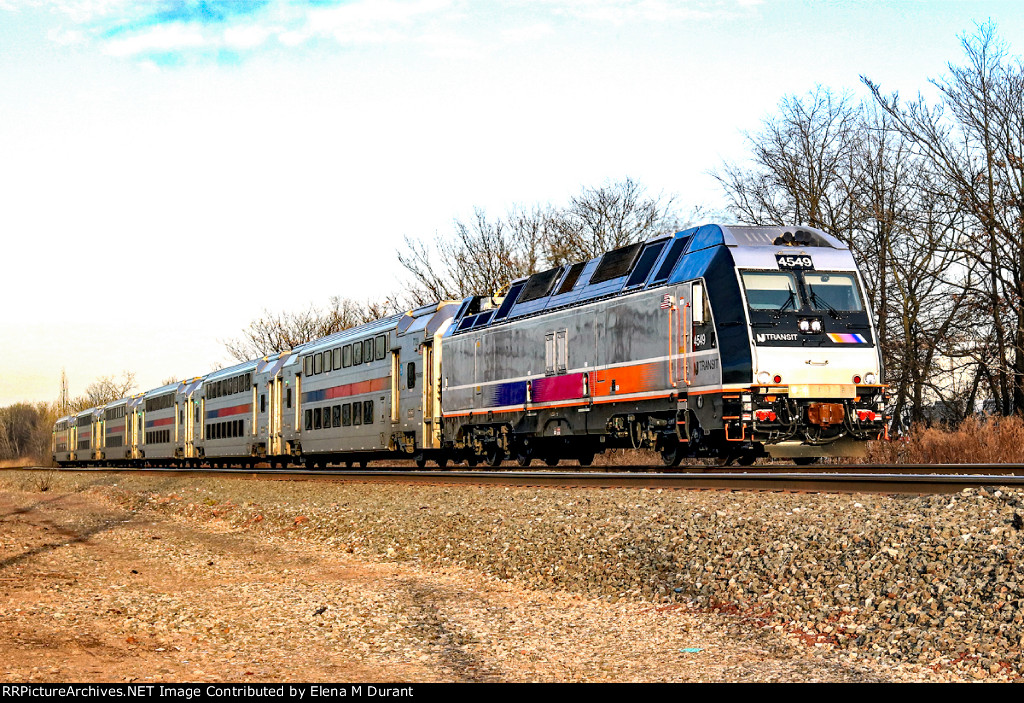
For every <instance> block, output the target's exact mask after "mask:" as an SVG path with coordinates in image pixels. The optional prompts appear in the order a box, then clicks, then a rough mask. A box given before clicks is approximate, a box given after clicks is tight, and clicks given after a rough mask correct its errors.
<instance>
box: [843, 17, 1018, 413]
mask: <svg viewBox="0 0 1024 703" xmlns="http://www.w3.org/2000/svg"><path fill="white" fill-rule="evenodd" d="M961 43H962V45H963V48H964V52H965V55H966V59H967V63H966V65H964V66H955V65H953V64H950V65H949V71H950V75H949V76H947V77H944V78H941V79H937V80H932V81H931V83H932V84H933V85H934V86H935V87H936V88H937V89H938V90H939V95H940V103H939V105H937V106H935V107H932V106H929V105H928V104H927V103H926V101H925V99H924V98H923V97H922V96H920V95H918V97H917V99H916V100H915V101H913V102H909V103H901V102H900V100H899V96H898V95H896V94H893V95H890V96H886V95H883V94H882V92H881V88H880V87H879V86H878V85H877V84H875V83H873V82H871V81H870V80H869V79H868V78H866V77H863V76H862V80H863V82H864V83H865V85H867V86H868V88H869V89H870V90H871V93H872V95H873V97H874V99H875V101H876V103H877V104H878V106H879V107H880V108H881V109H882V110H884V111H885V112H886V114H887V115H888V116H889V117H890V118H891V119H892V123H893V128H894V129H895V130H897V131H898V132H899V133H900V135H901V136H902V137H903V138H904V139H905V140H907V142H908V143H909V144H911V145H912V147H913V149H914V150H915V152H916V153H917V154H919V155H920V156H921V157H922V158H923V159H924V160H925V161H926V162H927V164H928V166H929V168H930V170H931V174H932V178H933V180H934V184H935V187H934V189H933V191H932V195H933V197H934V198H935V199H936V200H937V201H939V202H942V203H944V206H945V207H946V208H947V209H950V210H958V211H959V212H961V213H962V214H963V215H964V217H965V223H964V234H965V235H967V236H965V237H964V239H963V243H962V245H961V246H960V248H959V249H958V252H959V254H960V255H961V257H962V258H963V259H964V260H966V261H970V262H972V263H973V265H976V266H977V267H978V269H979V270H980V271H983V272H984V275H983V277H982V278H981V279H980V281H979V282H978V286H976V287H975V288H973V289H972V290H971V291H970V292H971V293H972V294H973V296H974V297H975V299H976V301H975V303H974V308H975V310H976V312H977V313H979V314H980V315H981V317H979V318H976V320H975V322H974V324H973V325H972V329H973V330H974V331H975V339H976V340H977V342H978V345H977V349H978V350H979V352H981V353H980V355H979V358H978V363H979V365H980V364H981V363H985V364H986V365H987V368H986V369H985V371H984V374H985V375H987V376H988V377H989V378H991V391H992V393H993V395H994V396H995V398H996V400H997V402H998V405H999V407H1000V410H1001V412H1003V413H1006V414H1009V413H1011V412H1021V411H1024V308H1022V302H1024V65H1022V63H1021V60H1020V59H1019V58H1014V59H1010V58H1009V57H1008V48H1007V46H1006V45H1005V44H1004V43H1003V42H1002V41H1001V40H999V38H998V37H997V34H996V28H995V25H994V24H993V23H991V22H989V23H987V24H984V25H980V26H978V28H977V31H976V32H975V33H974V34H972V35H969V36H968V35H965V36H963V37H961ZM985 340H987V344H986V346H985V347H983V346H982V344H981V343H982V342H983V341H985ZM983 360H984V361H983ZM979 372H981V369H980V368H979Z"/></svg>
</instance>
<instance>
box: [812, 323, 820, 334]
mask: <svg viewBox="0 0 1024 703" xmlns="http://www.w3.org/2000/svg"><path fill="white" fill-rule="evenodd" d="M811 332H814V333H815V334H817V333H818V332H821V320H811Z"/></svg>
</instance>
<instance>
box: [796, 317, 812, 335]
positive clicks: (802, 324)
mask: <svg viewBox="0 0 1024 703" xmlns="http://www.w3.org/2000/svg"><path fill="white" fill-rule="evenodd" d="M796 326H797V329H799V330H800V331H801V332H803V333H805V334H806V333H807V332H810V331H811V321H810V320H800V321H799V322H798V323H796Z"/></svg>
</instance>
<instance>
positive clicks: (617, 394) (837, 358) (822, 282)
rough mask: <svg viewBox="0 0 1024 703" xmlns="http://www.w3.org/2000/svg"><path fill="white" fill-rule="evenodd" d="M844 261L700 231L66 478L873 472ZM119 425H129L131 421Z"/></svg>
mask: <svg viewBox="0 0 1024 703" xmlns="http://www.w3.org/2000/svg"><path fill="white" fill-rule="evenodd" d="M865 300H866V298H865V295H864V286H863V282H862V280H861V278H860V275H859V274H858V272H857V269H856V266H855V264H854V260H853V257H852V256H851V254H850V251H849V249H848V248H847V247H846V246H845V245H843V244H842V243H841V242H839V241H838V240H837V239H835V238H833V237H831V236H829V235H827V234H826V233H824V232H821V231H819V230H816V229H811V228H806V227H803V228H792V227H791V228H784V227H783V228H775V227H771V228H767V227H726V226H721V225H705V226H703V227H699V228H693V229H689V230H686V231H683V232H677V233H676V234H674V235H670V236H662V237H655V238H652V239H649V240H647V241H645V242H640V243H637V244H634V245H630V246H627V247H623V248H621V249H617V250H615V251H611V252H607V253H605V254H603V255H601V256H599V257H596V258H594V259H592V260H590V261H586V262H579V263H575V264H571V265H566V266H561V267H557V268H554V269H551V270H549V271H543V272H540V273H537V274H534V275H532V276H530V277H528V278H523V279H520V280H517V281H513V282H512V283H511V284H510V285H509V287H508V290H507V292H506V293H505V295H502V296H497V297H492V296H472V297H470V298H467V299H465V300H463V301H443V302H440V303H436V304H433V305H429V306H425V307H423V308H420V309H418V310H412V311H409V312H407V313H405V314H401V315H393V316H390V317H387V318H384V319H381V320H377V321H375V322H371V323H368V324H365V325H360V326H358V327H354V328H351V329H348V330H344V331H342V332H339V333H336V334H333V335H330V336H328V337H324V338H322V339H318V340H314V341H312V342H309V343H306V344H303V345H301V346H299V347H297V348H295V349H292V350H288V351H285V352H281V353H279V354H275V355H272V356H268V357H264V358H262V359H255V360H252V361H249V362H245V363H243V364H238V365H236V366H233V367H231V368H227V369H222V370H219V371H216V372H213V373H210V374H207V375H206V376H201V377H196V378H193V379H190V380H187V381H183V382H181V383H178V384H170V385H168V386H164V387H161V388H157V389H154V390H152V391H149V392H147V393H144V394H139V395H137V396H132V397H131V398H128V399H122V400H119V401H116V402H115V403H112V404H110V405H108V406H106V407H105V408H93V409H90V410H87V411H85V412H83V413H79V414H78V415H76V416H72V417H66V418H61V419H60V420H59V421H58V422H57V424H56V426H55V427H54V433H53V456H54V461H55V462H57V463H58V464H60V465H88V464H122V465H128V466H140V465H146V464H152V463H160V464H177V465H183V466H199V465H211V466H227V465H240V466H253V465H255V464H256V463H258V462H268V463H269V464H270V465H271V466H284V465H288V464H297V465H303V464H304V465H306V466H311V467H323V466H327V465H328V464H340V463H344V464H347V465H350V466H351V465H352V464H356V463H358V464H360V465H365V464H366V462H368V461H370V460H374V459H395V458H412V459H414V460H415V462H416V464H418V465H419V466H424V465H426V463H427V462H428V461H432V462H434V463H436V464H437V465H439V466H444V465H446V464H447V463H448V462H451V461H465V462H467V463H469V464H476V463H478V462H480V461H485V462H487V463H488V464H491V465H498V464H500V463H501V462H502V461H504V460H506V459H509V458H514V459H515V460H517V461H518V463H519V464H520V465H522V466H527V465H529V464H531V463H532V462H533V461H534V460H539V461H542V462H544V463H546V464H548V465H552V466H553V465H556V464H558V463H559V462H560V461H562V460H570V459H571V460H575V461H577V462H579V463H580V464H582V465H587V464H589V463H591V462H592V461H593V458H594V455H595V454H596V453H598V452H601V451H603V450H605V449H609V448H614V447H635V448H641V447H643V448H650V449H654V450H657V451H659V452H660V453H661V457H662V460H663V461H664V462H665V463H666V464H668V465H676V464H678V463H680V461H681V460H682V459H684V458H685V457H715V458H717V459H718V460H719V461H721V462H722V463H729V462H733V461H738V462H740V463H742V464H747V463H751V462H753V461H755V460H756V459H757V458H759V457H779V458H787V459H793V460H795V461H797V462H799V463H806V462H811V461H815V460H816V459H818V458H819V457H827V456H852V455H857V454H859V453H862V451H863V447H864V442H865V441H866V440H868V439H874V438H876V437H879V436H880V435H882V434H883V433H884V428H885V418H884V416H883V410H882V408H883V407H884V396H885V386H884V385H883V384H882V382H881V359H880V355H879V351H878V346H877V338H876V334H875V329H874V326H873V323H872V320H871V316H870V313H869V311H868V310H867V306H866V303H865ZM122 418H123V419H122Z"/></svg>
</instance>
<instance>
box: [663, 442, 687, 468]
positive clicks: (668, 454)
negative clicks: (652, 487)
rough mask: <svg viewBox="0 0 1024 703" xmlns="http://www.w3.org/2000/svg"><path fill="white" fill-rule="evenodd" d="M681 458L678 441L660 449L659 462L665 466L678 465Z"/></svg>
mask: <svg viewBox="0 0 1024 703" xmlns="http://www.w3.org/2000/svg"><path fill="white" fill-rule="evenodd" d="M682 460H683V453H682V451H680V448H679V442H673V443H672V444H670V445H668V446H666V447H665V448H664V449H662V450H661V463H662V464H664V465H665V466H679V462H681V461H682Z"/></svg>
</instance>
